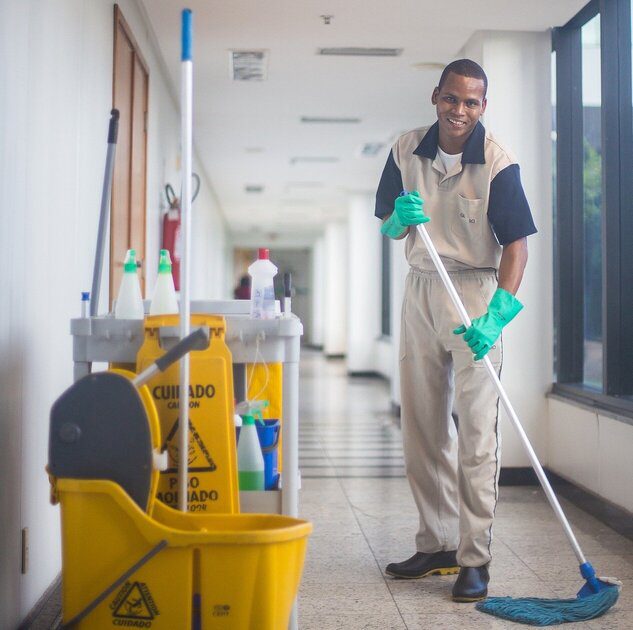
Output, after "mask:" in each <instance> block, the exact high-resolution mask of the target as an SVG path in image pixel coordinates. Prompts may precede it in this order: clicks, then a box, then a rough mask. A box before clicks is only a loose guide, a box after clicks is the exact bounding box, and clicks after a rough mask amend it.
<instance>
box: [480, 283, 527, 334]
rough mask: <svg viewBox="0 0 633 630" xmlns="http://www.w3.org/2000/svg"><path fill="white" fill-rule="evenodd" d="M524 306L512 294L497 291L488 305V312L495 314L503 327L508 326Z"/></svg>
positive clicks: (502, 290) (501, 290)
mask: <svg viewBox="0 0 633 630" xmlns="http://www.w3.org/2000/svg"><path fill="white" fill-rule="evenodd" d="M522 308H523V304H521V302H519V300H517V299H516V298H515V297H514V295H512V293H509V292H508V291H506V290H505V289H501V288H499V289H497V290H496V291H495V293H494V295H493V296H492V299H491V300H490V304H489V305H488V312H490V313H495V314H496V315H497V317H499V319H501V323H502V325H503V326H507V325H508V324H509V323H510V322H511V321H512V320H513V319H514V318H515V317H516V316H517V315H518V314H519V312H520V311H521V309H522Z"/></svg>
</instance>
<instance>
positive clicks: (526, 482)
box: [499, 466, 538, 486]
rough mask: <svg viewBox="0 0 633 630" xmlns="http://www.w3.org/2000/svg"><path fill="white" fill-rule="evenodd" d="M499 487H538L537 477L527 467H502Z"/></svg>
mask: <svg viewBox="0 0 633 630" xmlns="http://www.w3.org/2000/svg"><path fill="white" fill-rule="evenodd" d="M499 485H500V486H538V477H537V476H536V473H535V472H534V470H532V468H530V467H529V466H525V467H519V466H506V467H504V466H502V467H501V472H500V474H499Z"/></svg>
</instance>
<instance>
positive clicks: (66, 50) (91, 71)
mask: <svg viewBox="0 0 633 630" xmlns="http://www.w3.org/2000/svg"><path fill="white" fill-rule="evenodd" d="M119 4H120V6H121V9H122V11H123V13H124V15H125V17H126V19H127V21H128V23H129V24H130V27H131V29H132V31H133V32H134V34H135V36H136V38H137V41H138V44H139V46H140V48H141V50H142V52H143V55H144V57H145V59H146V61H147V62H148V64H149V69H150V98H149V106H150V111H149V120H148V122H149V136H148V151H149V153H148V193H147V210H148V215H147V251H148V257H147V259H148V264H149V265H150V268H149V270H148V279H149V280H150V282H149V283H148V284H149V286H151V284H152V281H153V277H154V276H153V275H152V271H153V269H154V268H155V266H156V262H157V249H158V234H159V224H160V218H159V208H160V205H161V201H160V195H161V194H162V187H163V185H164V180H165V178H169V179H170V180H171V181H172V183H174V181H175V179H176V177H175V167H174V165H175V164H176V163H177V155H176V151H177V149H178V146H179V140H178V133H179V132H178V129H179V120H178V116H177V113H176V108H175V105H174V102H173V100H172V98H171V97H170V96H169V90H168V89H167V88H166V86H165V84H164V81H163V78H162V76H161V64H160V63H159V61H158V59H157V56H156V55H155V53H154V51H153V49H152V45H151V42H150V41H149V39H148V32H147V29H146V28H145V25H144V23H143V16H142V14H141V13H140V12H139V11H138V9H137V5H136V3H135V2H133V0H120V3H119ZM112 33H113V3H112V2H106V1H96V0H57V1H55V2H53V1H51V0H48V1H38V2H36V1H23V2H11V3H9V2H3V3H0V58H1V59H2V63H0V85H2V89H1V90H0V188H2V190H4V191H5V199H4V203H3V204H2V209H1V210H0V248H1V249H0V251H2V254H3V265H4V269H3V273H2V274H1V280H0V283H1V285H0V290H1V295H2V300H1V301H0V354H1V355H2V358H3V363H2V366H3V367H2V377H1V378H0V383H1V390H0V393H1V395H2V401H3V404H2V405H0V445H1V446H2V449H3V456H2V457H1V458H0V627H1V628H13V627H15V626H16V625H17V624H18V623H19V621H20V620H21V619H23V618H24V616H25V615H26V614H27V613H28V611H29V610H30V609H31V608H32V606H33V605H34V604H35V602H36V601H37V599H38V598H39V597H40V596H41V595H42V593H43V592H44V590H45V589H46V588H47V587H48V586H49V585H50V583H51V582H52V581H53V579H54V578H55V576H56V575H57V574H58V572H59V570H60V542H59V541H60V533H59V508H58V507H52V506H50V505H49V502H48V480H47V478H46V474H45V471H44V466H45V464H46V461H47V447H48V415H49V410H50V407H51V404H52V402H53V401H54V400H55V398H56V397H57V396H58V395H59V394H60V393H61V392H62V391H63V390H64V389H65V388H66V387H67V386H68V385H70V383H71V381H72V346H71V338H70V335H69V333H68V331H69V319H70V318H71V317H74V316H77V315H78V314H79V307H80V305H79V297H80V292H81V291H82V290H87V289H89V288H90V284H91V275H92V263H93V257H94V248H95V240H96V233H97V223H98V214H99V206H100V195H101V181H102V176H103V168H104V162H105V149H106V137H107V123H108V117H109V111H110V108H111V101H112ZM203 186H204V182H203ZM205 188H206V192H205ZM205 188H203V192H202V193H201V197H200V199H199V200H198V201H197V202H196V206H195V207H196V212H197V216H195V217H194V226H196V227H195V229H194V233H197V240H194V267H195V266H196V264H197V262H198V261H206V263H205V264H206V266H207V268H212V269H211V271H210V272H209V274H208V275H206V274H204V273H202V272H200V273H198V274H196V275H195V276H194V286H195V285H196V283H197V287H196V289H195V290H194V293H199V292H201V291H206V290H207V289H209V291H210V292H211V290H212V287H213V286H215V278H216V274H217V277H220V274H222V275H224V271H223V265H225V261H224V260H223V258H222V256H223V248H224V228H223V222H222V220H221V219H220V218H219V213H218V209H217V206H216V204H215V203H214V201H213V198H212V195H211V194H210V192H209V187H208V183H207V186H206V187H205ZM203 231H204V233H203ZM152 259H153V260H152ZM104 277H105V278H107V275H105V276H104ZM203 282H204V283H206V284H205V285H204V288H203V287H202V283H203ZM104 284H107V281H105V282H104ZM22 527H28V528H29V532H30V568H29V571H28V573H27V574H26V575H24V576H22V575H21V574H20V530H21V528H22Z"/></svg>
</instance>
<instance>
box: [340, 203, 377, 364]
mask: <svg viewBox="0 0 633 630" xmlns="http://www.w3.org/2000/svg"><path fill="white" fill-rule="evenodd" d="M374 201H375V200H374V197H373V196H371V195H354V196H352V197H351V198H350V203H349V226H350V227H349V229H348V230H347V261H348V262H347V265H348V273H349V278H351V279H352V281H351V282H349V284H348V287H349V289H348V309H347V369H348V371H349V372H367V371H376V369H377V363H378V357H377V348H376V346H377V340H378V337H379V336H380V317H381V316H380V314H381V302H380V299H381V298H380V296H381V284H382V279H381V245H382V240H381V239H382V237H381V234H380V230H379V227H380V224H379V222H378V220H377V219H372V216H373V213H374Z"/></svg>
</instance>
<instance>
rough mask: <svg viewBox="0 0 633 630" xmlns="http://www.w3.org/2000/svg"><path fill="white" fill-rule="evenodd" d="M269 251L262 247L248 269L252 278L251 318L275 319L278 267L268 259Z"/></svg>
mask: <svg viewBox="0 0 633 630" xmlns="http://www.w3.org/2000/svg"><path fill="white" fill-rule="evenodd" d="M268 255H269V252H268V249H267V248H265V247H261V248H260V249H259V254H258V258H257V260H256V261H255V262H254V263H253V264H252V265H251V266H250V267H249V268H248V273H249V274H250V276H251V317H252V318H253V319H274V318H275V285H274V281H273V278H274V277H275V275H276V274H277V267H275V265H273V263H271V262H270V260H269V259H268Z"/></svg>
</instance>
